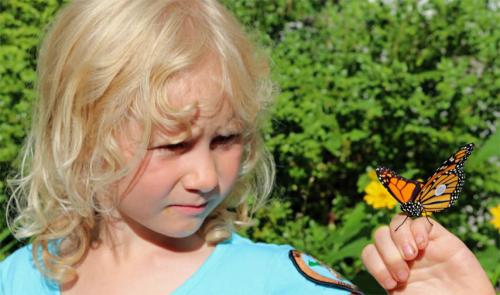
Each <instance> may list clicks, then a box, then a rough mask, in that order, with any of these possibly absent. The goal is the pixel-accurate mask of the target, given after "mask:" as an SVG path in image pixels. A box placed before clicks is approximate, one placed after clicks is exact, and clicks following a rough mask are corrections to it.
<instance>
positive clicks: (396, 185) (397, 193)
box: [376, 167, 423, 204]
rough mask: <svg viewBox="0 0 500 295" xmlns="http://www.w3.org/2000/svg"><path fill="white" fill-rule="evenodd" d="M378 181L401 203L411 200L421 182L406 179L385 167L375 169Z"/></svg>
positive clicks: (419, 188)
mask: <svg viewBox="0 0 500 295" xmlns="http://www.w3.org/2000/svg"><path fill="white" fill-rule="evenodd" d="M376 172H377V176H378V179H379V181H380V183H382V185H383V186H384V187H385V188H386V189H387V191H388V192H389V193H390V194H391V195H392V196H393V197H394V198H395V199H396V200H397V201H398V202H399V203H401V204H404V203H407V202H410V201H413V200H414V199H415V198H416V196H417V195H418V192H419V191H420V190H421V188H422V186H423V184H422V183H421V182H419V181H415V180H411V179H406V178H404V177H402V176H399V175H398V174H397V173H396V172H394V171H392V170H391V169H388V168H385V167H379V168H377V170H376Z"/></svg>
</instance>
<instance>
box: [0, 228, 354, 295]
mask: <svg viewBox="0 0 500 295" xmlns="http://www.w3.org/2000/svg"><path fill="white" fill-rule="evenodd" d="M31 253H32V252H31V245H28V246H25V247H22V248H20V249H18V250H17V251H15V252H14V253H13V254H11V255H10V256H9V257H7V258H6V259H5V260H4V261H2V262H1V263H0V295H18V294H23V295H59V294H60V292H59V286H58V285H57V284H56V283H54V282H52V281H50V280H47V279H46V278H44V277H43V276H42V274H41V273H40V272H39V271H38V269H37V268H36V267H35V265H34V262H33V258H32V254H31ZM355 288H356V287H355V286H354V285H352V284H351V283H349V282H348V281H347V280H345V279H343V278H342V277H340V275H338V274H337V273H336V272H334V271H333V270H331V269H329V268H328V267H325V266H324V265H322V264H321V263H319V262H318V261H316V260H315V259H314V258H312V257H310V256H308V255H306V254H303V253H300V252H298V251H296V250H294V249H293V248H292V247H290V246H288V245H274V244H265V243H254V242H252V241H250V240H248V239H246V238H243V237H241V236H239V235H237V234H233V236H232V237H231V239H229V240H227V241H225V242H223V243H219V244H218V245H217V246H216V247H215V250H214V251H213V252H212V254H211V255H210V256H209V257H208V258H207V260H206V261H205V262H204V263H203V265H202V266H201V267H200V268H199V269H198V270H197V271H196V272H195V273H194V274H193V275H192V276H191V277H190V278H189V279H188V280H187V281H186V282H184V284H183V285H181V286H180V287H179V288H178V289H177V290H175V292H174V293H173V295H188V294H190V295H196V294H291V295H293V294H331V295H333V294H357V293H356V292H359V291H356V290H357V289H355Z"/></svg>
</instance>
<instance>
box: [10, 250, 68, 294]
mask: <svg viewBox="0 0 500 295" xmlns="http://www.w3.org/2000/svg"><path fill="white" fill-rule="evenodd" d="M58 293H59V286H58V285H57V284H56V283H55V282H52V281H49V280H47V279H46V278H45V277H44V276H43V275H42V274H41V273H40V272H39V271H38V269H37V268H36V266H35V263H34V261H33V257H32V252H31V246H25V247H22V248H20V249H18V250H16V251H15V252H14V253H12V254H11V255H9V256H8V257H7V258H6V259H4V260H3V261H1V262H0V295H18V294H23V295H54V294H58Z"/></svg>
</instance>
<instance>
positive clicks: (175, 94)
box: [167, 57, 229, 111]
mask: <svg viewBox="0 0 500 295" xmlns="http://www.w3.org/2000/svg"><path fill="white" fill-rule="evenodd" d="M167 95H168V99H169V102H170V104H172V106H174V107H176V108H183V107H184V106H186V105H191V104H193V103H196V104H198V105H199V106H200V107H201V108H206V109H207V111H208V110H209V109H210V108H219V107H221V105H222V102H223V101H226V102H227V100H228V98H229V97H228V95H229V94H228V93H227V91H226V90H225V87H224V85H223V83H222V71H221V70H220V65H219V64H218V63H217V62H216V60H214V58H210V57H207V58H205V59H203V60H202V61H201V62H200V63H198V64H196V65H194V66H192V67H189V68H187V69H184V70H181V71H179V72H178V73H176V74H175V75H173V76H172V77H171V78H170V79H169V82H168V83H167ZM215 111H216V110H215Z"/></svg>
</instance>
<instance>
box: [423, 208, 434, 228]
mask: <svg viewBox="0 0 500 295" xmlns="http://www.w3.org/2000/svg"><path fill="white" fill-rule="evenodd" d="M424 213H425V219H427V221H428V222H429V224H430V225H431V226H433V225H434V224H432V222H431V221H430V220H429V217H427V216H428V215H429V213H427V211H425V209H424Z"/></svg>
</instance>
